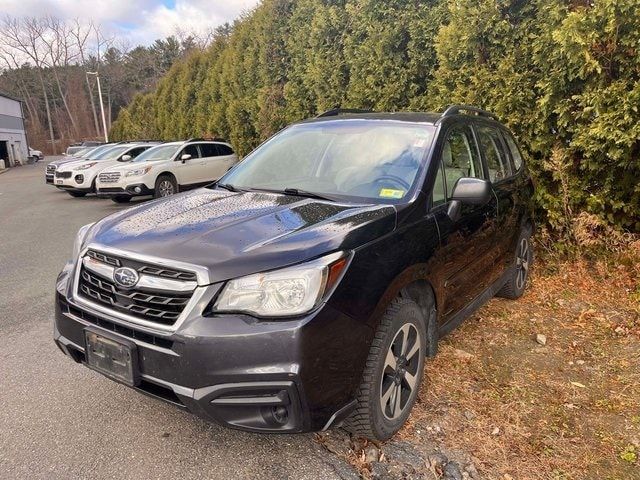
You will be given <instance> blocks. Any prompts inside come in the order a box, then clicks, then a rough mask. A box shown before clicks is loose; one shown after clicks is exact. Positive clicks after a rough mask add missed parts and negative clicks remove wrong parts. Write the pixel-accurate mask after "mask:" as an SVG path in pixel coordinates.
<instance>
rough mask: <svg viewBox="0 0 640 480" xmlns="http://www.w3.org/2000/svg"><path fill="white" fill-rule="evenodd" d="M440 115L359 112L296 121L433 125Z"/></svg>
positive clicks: (428, 113) (427, 113)
mask: <svg viewBox="0 0 640 480" xmlns="http://www.w3.org/2000/svg"><path fill="white" fill-rule="evenodd" d="M441 117H442V114H441V113H430V112H370V113H367V112H361V113H344V114H339V115H330V116H324V117H316V118H309V119H307V120H303V121H302V122H298V123H316V122H326V121H335V120H394V121H397V122H409V123H428V124H432V125H433V124H435V123H436V122H437V121H438V120H439V119H440V118H441Z"/></svg>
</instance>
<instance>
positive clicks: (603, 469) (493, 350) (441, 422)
mask: <svg viewBox="0 0 640 480" xmlns="http://www.w3.org/2000/svg"><path fill="white" fill-rule="evenodd" d="M639 278H640V265H639V263H638V262H637V257H636V260H634V261H622V260H620V259H618V260H616V261H610V262H604V261H600V262H592V263H588V262H586V261H574V262H558V261H549V260H547V261H546V262H545V263H540V262H539V264H538V266H537V268H536V272H535V275H534V277H533V279H532V282H531V285H530V287H529V289H528V291H527V293H526V294H525V296H524V297H523V298H522V299H520V300H518V301H507V300H501V299H495V300H492V301H491V302H490V303H489V304H488V305H486V306H485V307H484V308H482V309H481V310H480V311H479V312H478V313H477V314H475V315H474V316H473V317H472V318H470V319H469V320H467V321H466V322H465V323H464V324H463V326H462V327H461V328H459V329H458V330H456V331H455V332H454V333H452V334H451V335H450V336H449V337H447V338H446V339H443V340H442V341H441V343H440V351H439V353H438V355H437V357H436V358H435V359H433V360H431V361H429V362H428V363H427V367H426V370H425V381H424V383H423V388H422V391H421V393H420V396H419V399H418V403H417V405H416V407H415V408H414V411H413V414H412V415H411V417H410V419H409V422H408V424H407V425H406V427H405V428H404V429H403V430H402V431H401V432H400V433H399V434H398V435H396V438H394V439H393V440H392V441H391V442H388V444H390V445H394V444H397V443H398V442H402V444H405V443H406V444H410V445H412V446H414V448H415V449H416V451H417V452H420V454H421V455H422V458H423V463H424V465H423V467H424V469H425V470H424V471H425V472H426V471H430V472H431V473H432V476H435V478H457V475H453V476H450V475H449V474H447V472H445V471H444V469H443V468H442V465H441V466H440V467H439V469H438V468H435V467H434V468H431V467H432V466H431V464H430V460H429V458H431V457H430V456H432V455H434V452H444V453H445V454H446V458H447V461H455V462H456V464H455V465H454V467H460V468H458V470H459V474H460V478H488V479H503V480H508V479H625V480H626V479H640V284H639ZM358 442H359V440H357V439H351V446H350V448H351V453H349V454H348V455H344V457H345V458H347V460H349V461H350V462H351V463H353V464H354V465H356V466H357V467H358V468H359V469H360V471H361V472H362V473H363V475H364V476H366V477H371V476H377V477H378V478H386V477H384V476H379V475H376V474H375V472H376V469H377V470H378V471H380V468H379V466H378V465H377V463H378V460H379V458H378V459H375V458H374V456H372V455H371V454H369V456H368V454H367V445H366V444H364V445H362V444H358ZM380 448H381V451H382V452H384V448H385V446H380ZM452 459H453V460H452ZM372 460H373V461H372ZM383 461H384V458H383ZM444 466H446V463H445V464H444ZM411 472H415V473H418V470H416V469H415V468H414V469H413V470H409V473H411ZM470 472H471V473H470ZM449 473H451V472H449ZM453 473H454V474H455V472H453ZM409 476H410V475H409ZM409 476H405V477H403V476H402V475H400V476H398V477H397V478H408V477H409ZM388 478H392V477H388ZM393 478H395V476H394V477H393ZM423 478H429V477H428V476H427V477H423Z"/></svg>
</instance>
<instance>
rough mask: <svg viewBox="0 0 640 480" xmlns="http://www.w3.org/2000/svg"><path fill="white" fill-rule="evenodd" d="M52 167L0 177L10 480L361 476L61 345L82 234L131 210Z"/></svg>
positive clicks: (1, 320)
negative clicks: (59, 300) (64, 183)
mask: <svg viewBox="0 0 640 480" xmlns="http://www.w3.org/2000/svg"><path fill="white" fill-rule="evenodd" d="M52 159H53V158H47V161H49V160H52ZM45 165H46V161H44V162H39V163H37V164H35V165H27V166H23V167H18V168H15V169H11V170H10V171H9V172H6V173H4V174H2V175H1V176H0V212H1V213H0V245H1V247H0V478H3V479H4V478H7V479H9V478H10V479H16V478H27V477H28V478H30V479H37V478H47V479H52V478H89V477H91V478H94V479H101V478H229V477H234V478H236V479H241V478H258V477H259V478H278V479H284V478H296V479H304V478H310V479H311V478H313V479H323V478H327V479H332V478H350V477H352V476H353V471H352V470H351V469H350V468H349V467H347V466H346V464H344V463H343V462H341V461H339V460H338V459H337V458H336V457H335V456H334V455H332V454H331V453H329V452H327V451H326V450H324V449H323V448H322V447H321V446H320V445H319V444H318V443H317V442H316V441H315V439H314V436H313V435H289V436H284V435H283V436H276V435H257V434H248V433H243V432H237V431H233V430H228V429H226V428H223V427H220V426H217V425H211V424H208V423H206V422H204V421H202V420H200V419H198V418H196V417H194V416H191V415H189V414H186V413H183V412H181V411H179V410H177V409H175V408H174V407H171V406H169V405H165V404H163V403H161V402H158V401H156V400H153V399H150V398H147V397H145V396H143V395H140V394H138V393H136V392H134V391H132V390H130V389H128V388H126V387H123V386H121V385H118V384H116V383H114V382H111V381H109V380H107V379H105V378H103V377H102V376H100V375H99V374H97V373H94V372H92V371H90V370H89V369H87V368H84V367H82V366H79V365H76V364H74V363H73V362H72V361H71V360H70V359H69V358H66V357H65V356H64V355H63V354H62V353H61V352H60V351H59V350H58V349H57V348H56V347H55V345H54V343H53V340H52V322H53V294H54V281H55V278H56V275H57V273H58V271H59V270H60V269H61V267H62V266H63V264H64V262H65V259H66V258H67V257H68V256H69V255H70V254H71V248H72V244H73V239H74V236H75V233H76V231H77V229H78V228H79V227H80V226H82V225H84V224H86V223H89V222H91V221H95V220H98V219H99V218H101V217H103V216H105V215H108V214H110V213H112V212H115V211H117V210H119V209H121V208H123V207H121V206H118V205H116V204H114V203H113V202H111V201H109V200H101V199H97V198H94V197H92V196H88V197H85V198H72V197H70V196H69V195H67V194H66V193H64V192H61V191H58V190H57V189H56V188H54V187H52V186H51V185H46V184H45V183H44V168H45Z"/></svg>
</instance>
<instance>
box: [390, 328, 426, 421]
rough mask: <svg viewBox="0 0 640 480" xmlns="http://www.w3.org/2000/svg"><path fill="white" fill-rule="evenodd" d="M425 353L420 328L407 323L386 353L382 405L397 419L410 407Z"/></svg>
mask: <svg viewBox="0 0 640 480" xmlns="http://www.w3.org/2000/svg"><path fill="white" fill-rule="evenodd" d="M422 356H424V352H423V351H422V342H421V339H420V332H418V329H417V328H416V327H415V326H414V325H412V324H410V323H406V324H404V325H403V326H402V327H401V328H400V329H399V330H398V331H397V332H396V334H395V337H394V338H393V341H392V342H391V345H390V346H389V349H388V350H387V355H386V357H385V363H384V368H383V370H382V379H381V380H380V406H381V408H382V413H383V415H384V416H385V417H386V418H387V419H389V420H395V419H396V418H398V417H399V416H400V415H402V414H403V412H404V411H405V410H406V408H407V405H408V404H409V403H410V399H411V397H412V395H413V393H414V390H415V389H416V387H417V385H418V384H419V381H418V380H419V379H418V372H419V369H420V359H421V358H422Z"/></svg>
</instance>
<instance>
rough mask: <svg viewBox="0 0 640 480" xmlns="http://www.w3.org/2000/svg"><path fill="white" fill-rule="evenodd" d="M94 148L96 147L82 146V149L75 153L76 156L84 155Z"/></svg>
mask: <svg viewBox="0 0 640 480" xmlns="http://www.w3.org/2000/svg"><path fill="white" fill-rule="evenodd" d="M94 149H95V147H84V148H81V149H80V150H77V151H76V152H75V153H74V154H73V155H74V156H75V157H84V156H86V155H87V154H88V153H90V152H91V151H92V150H94Z"/></svg>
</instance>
